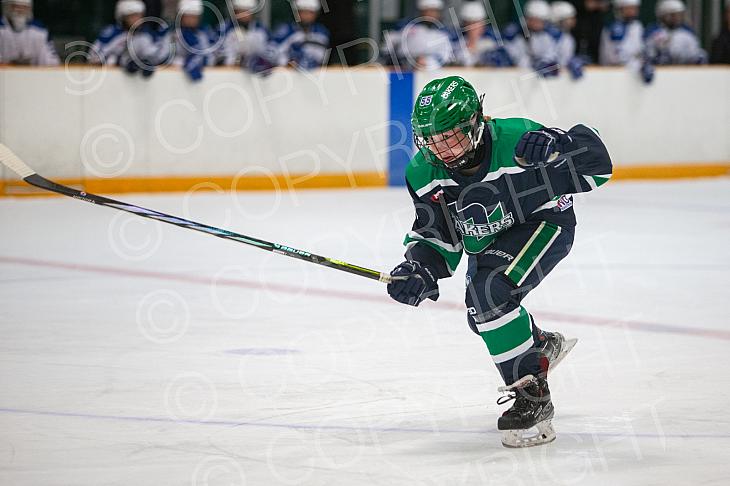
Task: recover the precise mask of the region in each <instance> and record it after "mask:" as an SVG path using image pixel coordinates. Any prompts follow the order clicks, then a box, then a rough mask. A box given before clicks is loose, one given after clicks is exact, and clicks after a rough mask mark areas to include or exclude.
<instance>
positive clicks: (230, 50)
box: [216, 20, 274, 66]
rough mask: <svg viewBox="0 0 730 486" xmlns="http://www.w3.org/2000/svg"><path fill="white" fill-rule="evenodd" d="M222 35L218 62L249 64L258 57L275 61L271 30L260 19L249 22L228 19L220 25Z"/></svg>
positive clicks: (232, 64) (239, 64)
mask: <svg viewBox="0 0 730 486" xmlns="http://www.w3.org/2000/svg"><path fill="white" fill-rule="evenodd" d="M220 36H221V38H222V42H221V46H220V48H219V50H218V56H217V58H218V59H217V63H216V64H222V65H224V66H249V65H250V64H251V63H253V62H255V61H256V60H257V58H265V59H269V60H270V61H271V62H272V63H273V62H274V59H273V57H272V52H271V50H272V46H271V44H270V34H269V30H268V29H267V28H266V27H264V25H263V24H261V23H260V22H259V21H258V20H252V21H251V22H249V23H248V24H241V23H239V22H234V21H232V20H228V21H227V22H225V23H224V24H222V25H221V26H220Z"/></svg>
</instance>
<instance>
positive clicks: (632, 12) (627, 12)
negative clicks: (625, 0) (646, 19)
mask: <svg viewBox="0 0 730 486" xmlns="http://www.w3.org/2000/svg"><path fill="white" fill-rule="evenodd" d="M618 11H619V14H620V15H621V18H622V19H624V20H631V19H635V18H637V17H638V16H639V7H636V6H634V5H629V6H626V7H621V8H619V9H618Z"/></svg>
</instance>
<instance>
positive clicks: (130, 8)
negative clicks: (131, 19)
mask: <svg viewBox="0 0 730 486" xmlns="http://www.w3.org/2000/svg"><path fill="white" fill-rule="evenodd" d="M144 13H145V5H144V2H143V1H142V0H119V1H118V2H117V5H116V7H114V18H115V19H117V22H121V21H122V19H123V18H124V17H126V16H127V15H132V14H142V15H144Z"/></svg>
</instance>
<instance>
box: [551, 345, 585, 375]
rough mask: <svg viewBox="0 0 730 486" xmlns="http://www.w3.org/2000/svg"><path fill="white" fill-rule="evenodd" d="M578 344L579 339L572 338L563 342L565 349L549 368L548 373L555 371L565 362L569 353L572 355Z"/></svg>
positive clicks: (562, 349)
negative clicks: (564, 359)
mask: <svg viewBox="0 0 730 486" xmlns="http://www.w3.org/2000/svg"><path fill="white" fill-rule="evenodd" d="M577 343H578V339H576V338H572V339H566V340H565V341H563V347H562V348H561V349H560V353H558V357H557V358H555V359H554V360H553V361H552V362H551V363H550V365H549V367H548V372H550V371H552V370H554V369H555V368H556V367H557V366H558V365H559V364H560V362H561V361H563V358H565V357H566V356H567V355H568V353H570V352H571V351H572V350H573V348H574V347H575V345H576V344H577Z"/></svg>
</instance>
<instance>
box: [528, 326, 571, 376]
mask: <svg viewBox="0 0 730 486" xmlns="http://www.w3.org/2000/svg"><path fill="white" fill-rule="evenodd" d="M539 341H540V345H539V346H538V351H539V352H540V354H541V356H540V368H542V371H543V373H547V371H548V369H549V370H550V371H552V370H554V369H555V367H556V366H558V364H559V363H560V362H561V361H562V360H563V358H565V356H567V354H568V353H569V352H570V351H571V350H572V349H573V346H575V344H576V343H577V342H578V340H577V339H565V336H563V335H562V334H560V333H559V332H548V331H542V334H541V335H540V337H539Z"/></svg>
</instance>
